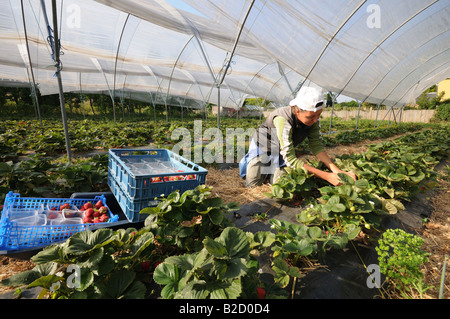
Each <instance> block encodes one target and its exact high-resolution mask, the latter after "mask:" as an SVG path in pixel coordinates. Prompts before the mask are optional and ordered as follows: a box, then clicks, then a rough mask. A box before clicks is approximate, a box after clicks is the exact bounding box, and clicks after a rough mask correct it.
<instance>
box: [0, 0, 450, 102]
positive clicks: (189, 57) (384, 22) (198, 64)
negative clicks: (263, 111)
mask: <svg viewBox="0 0 450 319" xmlns="http://www.w3.org/2000/svg"><path fill="white" fill-rule="evenodd" d="M44 3H45V7H46V10H45V12H44V7H43V6H42V4H41V1H38V0H22V1H18V0H0V8H1V9H0V85H13V84H15V83H17V84H20V85H25V84H27V83H32V82H33V80H34V82H35V83H36V85H37V87H38V88H39V90H40V92H41V94H43V95H46V94H55V93H58V84H57V81H56V77H55V71H56V67H55V62H54V61H53V59H52V53H53V52H52V48H51V45H50V44H49V42H48V37H49V30H48V27H49V26H50V27H52V23H51V21H52V17H51V15H52V11H51V8H52V2H51V1H50V0H46V1H44ZM56 4H57V12H58V15H59V17H58V21H59V25H58V27H59V31H60V32H59V34H60V39H61V41H60V43H61V46H62V55H61V62H62V81H63V89H64V91H65V92H84V93H88V92H108V93H109V94H110V96H111V97H114V96H115V97H116V98H123V97H127V98H128V97H133V98H137V99H141V100H146V101H149V102H151V103H166V104H172V105H176V106H188V107H195V108H202V107H204V105H206V103H213V104H219V103H220V105H221V106H226V107H234V108H238V107H239V105H242V103H241V101H242V98H243V97H244V96H247V97H261V98H265V99H267V100H270V101H273V102H274V104H277V105H283V104H286V103H287V102H288V101H289V100H290V99H291V98H292V96H293V94H295V92H296V91H297V90H298V89H299V87H300V86H301V85H305V84H304V83H306V85H310V84H311V83H313V84H314V85H317V86H320V87H322V88H323V89H324V90H325V91H330V92H334V93H336V94H340V95H345V96H349V97H352V98H354V99H357V100H359V101H367V102H372V103H376V104H384V105H388V106H396V107H398V106H402V105H404V104H407V103H411V102H414V100H415V98H416V97H417V96H419V95H420V94H421V92H423V91H424V90H425V89H427V88H428V87H430V86H431V85H433V84H435V83H437V82H439V81H440V80H443V79H445V78H447V77H448V76H449V73H450V72H449V71H450V50H449V48H450V39H449V37H450V33H449V27H450V0H441V1H437V0H396V1H384V0H380V1H361V0H358V1H356V0H320V1H318V0H317V1H314V0H302V1H296V0H255V1H250V0H209V1H208V0H185V1H182V0H167V1H166V0H140V1H139V0H121V1H111V0H97V1H92V0H58V1H56ZM46 16H47V18H48V20H49V21H50V22H49V23H48V24H47V21H46V19H45V17H46ZM244 22H245V23H244ZM50 34H52V33H51V32H50ZM224 71H226V74H224ZM221 79H223V82H221ZM305 79H306V80H305ZM219 88H220V94H218V93H219V92H218V90H219ZM219 97H220V101H219V100H218V99H219Z"/></svg>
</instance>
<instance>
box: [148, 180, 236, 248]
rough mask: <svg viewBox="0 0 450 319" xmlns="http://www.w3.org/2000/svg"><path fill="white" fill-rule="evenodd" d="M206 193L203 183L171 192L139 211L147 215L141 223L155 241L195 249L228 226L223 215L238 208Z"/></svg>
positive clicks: (209, 189) (230, 223) (228, 222)
mask: <svg viewBox="0 0 450 319" xmlns="http://www.w3.org/2000/svg"><path fill="white" fill-rule="evenodd" d="M210 196H211V188H210V187H206V186H205V185H200V186H197V187H196V188H195V189H193V190H187V191H185V192H184V193H183V194H180V193H179V191H175V192H173V193H172V194H170V195H169V196H168V197H167V198H163V199H162V200H161V201H160V203H159V204H158V205H157V206H156V207H148V208H144V209H143V210H142V211H141V214H149V216H148V217H147V218H146V220H145V225H146V226H148V227H150V229H152V231H153V232H154V233H155V235H156V236H157V238H158V241H159V242H161V243H164V244H168V245H176V246H178V247H179V248H180V249H181V250H183V251H198V250H199V249H201V245H202V241H203V240H204V239H205V238H206V237H211V238H215V237H216V236H217V234H218V233H220V232H221V231H222V230H223V229H224V228H225V227H227V226H230V225H232V222H231V220H230V219H228V218H227V217H226V215H227V214H228V213H229V212H231V211H233V210H236V209H238V206H237V205H236V204H235V203H231V204H224V203H223V201H222V199H221V198H218V197H210Z"/></svg>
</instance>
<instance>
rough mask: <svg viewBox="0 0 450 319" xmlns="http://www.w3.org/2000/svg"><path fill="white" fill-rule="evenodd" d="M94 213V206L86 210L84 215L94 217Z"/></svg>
mask: <svg viewBox="0 0 450 319" xmlns="http://www.w3.org/2000/svg"><path fill="white" fill-rule="evenodd" d="M93 215H94V210H93V209H92V208H88V209H86V210H85V212H84V216H86V217H92V216H93Z"/></svg>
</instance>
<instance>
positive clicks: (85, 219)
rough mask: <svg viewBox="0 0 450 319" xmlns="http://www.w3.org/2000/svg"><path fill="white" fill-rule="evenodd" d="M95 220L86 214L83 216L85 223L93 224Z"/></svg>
mask: <svg viewBox="0 0 450 319" xmlns="http://www.w3.org/2000/svg"><path fill="white" fill-rule="evenodd" d="M92 222H93V220H92V218H90V217H87V216H84V217H83V224H91V223H92Z"/></svg>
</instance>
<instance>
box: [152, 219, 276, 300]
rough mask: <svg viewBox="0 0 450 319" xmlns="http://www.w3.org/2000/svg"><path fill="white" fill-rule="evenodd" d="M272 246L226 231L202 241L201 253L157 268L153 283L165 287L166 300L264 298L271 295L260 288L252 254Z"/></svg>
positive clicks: (173, 258)
mask: <svg viewBox="0 0 450 319" xmlns="http://www.w3.org/2000/svg"><path fill="white" fill-rule="evenodd" d="M264 235H267V233H265V234H264ZM264 235H262V236H261V237H260V238H259V239H261V238H262V237H265V236H264ZM270 243H271V241H270V240H265V239H263V240H260V241H259V242H256V241H254V240H253V234H245V233H244V232H243V231H242V230H240V229H238V228H236V227H227V228H225V229H224V230H223V232H222V233H221V234H220V235H219V236H218V237H217V238H215V239H213V238H211V237H206V238H205V239H203V241H202V244H203V248H202V249H201V250H200V251H199V252H195V253H192V254H185V255H181V256H171V257H168V258H166V259H165V260H164V262H163V263H162V264H160V265H159V266H158V267H156V270H155V272H154V274H153V279H154V280H155V281H156V282H157V283H159V284H161V285H163V286H164V288H163V289H162V291H161V296H162V297H163V298H164V299H172V298H173V299H179V298H181V299H237V298H258V297H259V298H265V297H266V293H267V294H269V293H270V291H269V292H266V291H265V290H264V289H263V288H262V287H261V283H260V281H259V278H258V267H259V266H258V265H259V264H258V262H257V261H256V260H255V259H254V258H253V257H252V256H251V251H252V248H253V249H258V248H259V249H261V248H266V247H268V246H269V245H270ZM256 247H258V248H256Z"/></svg>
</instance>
